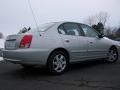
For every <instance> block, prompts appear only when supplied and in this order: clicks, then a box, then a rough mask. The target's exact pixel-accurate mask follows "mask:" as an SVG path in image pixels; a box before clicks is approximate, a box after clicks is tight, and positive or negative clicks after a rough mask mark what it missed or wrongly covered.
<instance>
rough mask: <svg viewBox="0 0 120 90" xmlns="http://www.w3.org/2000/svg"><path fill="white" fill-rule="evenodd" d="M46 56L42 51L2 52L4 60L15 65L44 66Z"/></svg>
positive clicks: (46, 53) (47, 53)
mask: <svg viewBox="0 0 120 90" xmlns="http://www.w3.org/2000/svg"><path fill="white" fill-rule="evenodd" d="M48 55H49V52H48V50H43V49H19V50H3V58H4V60H5V61H6V62H11V63H15V64H31V65H46V62H47V58H48Z"/></svg>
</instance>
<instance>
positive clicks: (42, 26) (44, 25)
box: [30, 23, 55, 32]
mask: <svg viewBox="0 0 120 90" xmlns="http://www.w3.org/2000/svg"><path fill="white" fill-rule="evenodd" d="M54 25H55V23H46V24H42V25H40V26H38V28H33V29H31V30H30V32H31V31H40V32H44V31H46V30H47V29H48V28H51V27H52V26H54Z"/></svg>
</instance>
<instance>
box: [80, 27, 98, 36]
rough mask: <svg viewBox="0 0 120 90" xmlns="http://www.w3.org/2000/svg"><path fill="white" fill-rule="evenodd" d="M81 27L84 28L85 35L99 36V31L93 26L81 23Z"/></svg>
mask: <svg viewBox="0 0 120 90" xmlns="http://www.w3.org/2000/svg"><path fill="white" fill-rule="evenodd" d="M81 27H82V29H83V32H84V34H85V36H87V37H97V36H98V34H97V32H96V31H95V30H94V29H93V28H91V27H89V26H87V25H81Z"/></svg>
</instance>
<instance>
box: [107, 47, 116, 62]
mask: <svg viewBox="0 0 120 90" xmlns="http://www.w3.org/2000/svg"><path fill="white" fill-rule="evenodd" d="M117 60H118V51H117V49H116V48H111V49H110V50H109V54H108V60H107V61H108V62H110V63H114V62H116V61H117Z"/></svg>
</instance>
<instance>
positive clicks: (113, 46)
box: [109, 45, 117, 50]
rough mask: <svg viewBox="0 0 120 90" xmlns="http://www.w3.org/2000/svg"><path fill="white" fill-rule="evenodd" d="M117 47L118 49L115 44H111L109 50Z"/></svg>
mask: <svg viewBox="0 0 120 90" xmlns="http://www.w3.org/2000/svg"><path fill="white" fill-rule="evenodd" d="M112 48H115V49H116V50H117V47H116V46H115V45H112V46H110V48H109V50H110V49H112Z"/></svg>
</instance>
